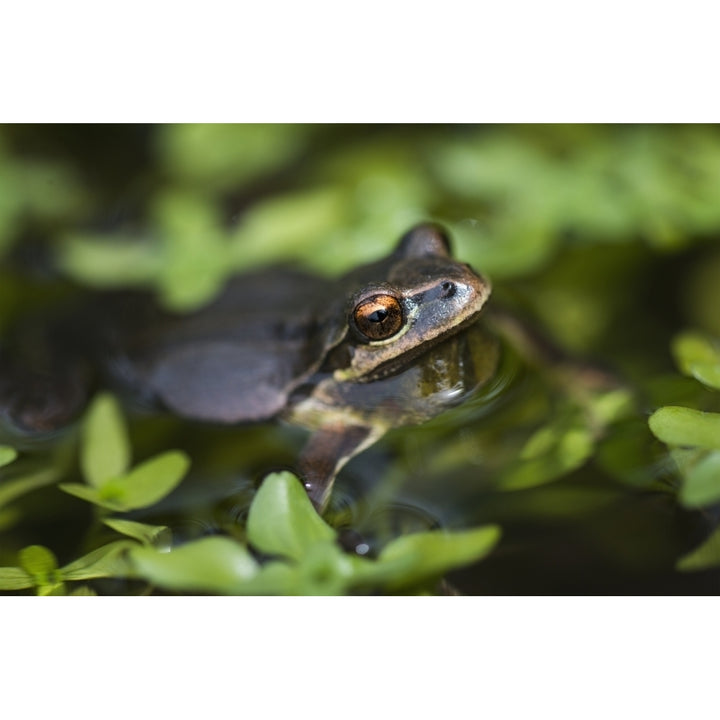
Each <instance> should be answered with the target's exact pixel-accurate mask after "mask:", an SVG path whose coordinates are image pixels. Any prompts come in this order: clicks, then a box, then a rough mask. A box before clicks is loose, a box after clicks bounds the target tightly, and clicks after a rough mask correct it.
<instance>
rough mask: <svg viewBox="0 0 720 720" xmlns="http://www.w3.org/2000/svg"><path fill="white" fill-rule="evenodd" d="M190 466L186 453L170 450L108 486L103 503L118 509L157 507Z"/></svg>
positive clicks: (103, 495)
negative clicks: (155, 505) (156, 504)
mask: <svg viewBox="0 0 720 720" xmlns="http://www.w3.org/2000/svg"><path fill="white" fill-rule="evenodd" d="M189 466H190V459H189V458H188V456H187V455H185V453H183V452H180V451H179V450H170V451H169V452H166V453H163V454H162V455H158V456H156V457H154V458H151V459H150V460H147V461H145V462H144V463H142V464H140V465H138V466H137V467H135V468H133V469H132V470H131V471H130V472H129V473H128V474H127V475H125V476H124V477H119V478H115V479H114V480H111V481H109V482H107V483H105V484H104V485H103V487H102V488H101V489H100V491H99V497H100V500H101V501H102V502H103V503H105V507H112V508H113V509H117V510H137V509H138V508H144V507H148V506H150V505H154V504H155V503H156V502H158V501H159V500H162V498H164V497H165V496H166V495H168V494H170V493H171V492H172V491H173V490H174V489H175V488H176V487H177V486H178V485H179V484H180V481H181V480H182V479H183V477H184V475H185V473H186V472H187V470H188V467H189ZM91 502H92V501H91Z"/></svg>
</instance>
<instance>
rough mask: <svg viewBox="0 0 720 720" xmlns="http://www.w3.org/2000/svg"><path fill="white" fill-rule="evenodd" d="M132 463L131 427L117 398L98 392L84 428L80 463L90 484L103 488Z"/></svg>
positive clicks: (85, 420)
mask: <svg viewBox="0 0 720 720" xmlns="http://www.w3.org/2000/svg"><path fill="white" fill-rule="evenodd" d="M129 465H130V443H129V440H128V435H127V428H126V426H125V421H124V419H123V416H122V412H121V410H120V406H119V404H118V402H117V400H116V399H115V398H114V397H113V396H112V395H108V394H106V393H104V394H102V395H98V396H97V397H96V398H95V400H94V401H93V403H92V405H91V406H90V409H89V410H88V412H87V415H86V416H85V419H84V421H83V428H82V447H81V451H80V466H81V467H82V471H83V476H84V477H85V480H87V482H88V483H89V484H90V485H93V486H94V487H98V488H99V487H102V486H103V485H104V484H105V483H106V482H107V481H109V480H111V479H113V478H116V477H118V476H120V475H122V474H123V473H125V471H126V470H127V469H128V467H129Z"/></svg>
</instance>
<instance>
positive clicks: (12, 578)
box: [0, 567, 35, 590]
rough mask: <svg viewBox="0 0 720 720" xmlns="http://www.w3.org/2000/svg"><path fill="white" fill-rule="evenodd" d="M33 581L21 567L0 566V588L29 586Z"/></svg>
mask: <svg viewBox="0 0 720 720" xmlns="http://www.w3.org/2000/svg"><path fill="white" fill-rule="evenodd" d="M33 585H35V581H34V580H33V579H32V578H31V577H30V575H28V574H27V573H26V572H25V571H24V570H23V569H22V568H18V567H0V590H23V589H24V588H31V587H33Z"/></svg>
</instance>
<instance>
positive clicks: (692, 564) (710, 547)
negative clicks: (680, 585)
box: [676, 528, 720, 571]
mask: <svg viewBox="0 0 720 720" xmlns="http://www.w3.org/2000/svg"><path fill="white" fill-rule="evenodd" d="M718 565H720V528H718V529H717V530H715V532H713V533H712V535H710V537H709V538H707V540H705V542H704V543H702V545H700V546H699V547H697V548H695V550H693V551H692V552H690V553H688V554H687V555H685V556H684V557H682V558H680V560H678V563H677V566H676V567H677V569H678V570H682V571H692V570H705V568H712V567H717V566H718Z"/></svg>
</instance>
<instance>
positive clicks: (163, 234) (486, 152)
mask: <svg viewBox="0 0 720 720" xmlns="http://www.w3.org/2000/svg"><path fill="white" fill-rule="evenodd" d="M428 219H431V220H435V221H439V222H441V223H443V224H445V225H446V226H447V227H448V229H449V230H450V232H451V235H452V237H453V240H454V247H455V252H456V255H457V256H458V257H459V258H461V259H462V260H463V261H467V262H470V263H471V264H472V265H473V266H474V267H476V268H477V269H478V270H480V271H481V272H483V273H484V274H487V275H488V276H489V277H490V278H491V279H492V281H493V284H494V296H493V301H494V302H498V301H499V302H502V303H504V304H505V305H506V306H508V307H510V308H512V309H513V310H514V311H516V312H518V313H520V314H522V315H523V316H524V317H526V318H528V319H529V320H530V321H531V322H532V323H533V324H534V325H535V326H536V327H538V328H542V331H543V332H545V333H547V334H548V336H549V337H552V338H553V339H554V340H555V341H556V342H557V343H558V344H559V345H561V346H562V347H563V348H565V349H566V350H568V351H569V352H572V353H574V354H577V355H578V356H582V357H588V358H592V359H593V361H595V362H598V363H600V364H602V365H603V366H606V367H609V368H612V369H613V371H614V372H617V373H618V374H619V375H620V376H621V377H622V378H624V379H625V381H626V382H627V386H628V388H629V392H628V394H627V395H622V394H620V395H617V394H616V395H612V394H604V395H598V396H593V397H590V398H588V397H586V396H583V397H580V395H582V393H578V392H576V390H577V388H574V387H572V385H573V383H572V381H570V382H569V386H568V383H566V384H565V385H563V384H558V382H557V379H553V377H552V373H548V372H543V371H542V369H540V370H539V369H538V368H533V367H528V366H527V365H526V364H525V363H524V362H523V359H522V358H521V357H517V356H516V355H515V354H513V352H512V350H508V352H507V354H506V359H505V362H504V364H503V367H502V368H501V372H500V375H499V378H498V381H497V382H496V384H495V385H494V386H493V387H492V388H491V390H490V391H488V392H486V393H485V394H484V395H483V397H481V398H478V399H477V400H476V401H473V400H471V401H470V402H469V403H467V404H466V405H464V406H462V407H460V408H458V409H457V410H455V411H452V412H450V413H447V414H446V415H444V416H442V417H440V418H438V419H437V420H434V421H432V422H431V423H429V424H427V425H425V426H422V427H419V428H405V429H399V430H397V431H394V432H392V433H391V434H390V435H389V436H388V437H387V438H386V439H385V440H384V441H383V442H381V443H380V444H378V446H376V447H374V448H372V449H371V450H369V451H368V452H366V453H364V454H363V455H361V456H359V457H358V458H356V459H354V460H353V461H352V462H351V463H350V464H349V465H348V467H347V468H346V469H345V470H344V471H343V472H342V473H341V476H340V479H339V481H338V483H337V491H336V493H335V496H334V499H333V506H332V507H331V510H330V514H329V516H328V519H329V520H330V521H331V524H333V525H334V526H335V527H337V528H340V529H341V530H342V531H343V532H345V533H350V534H352V533H355V534H357V535H358V536H359V537H362V538H366V539H367V540H368V543H370V544H371V545H372V544H373V543H376V544H377V545H378V546H382V545H383V544H384V543H385V542H387V540H388V538H392V537H396V536H398V535H402V534H404V533H407V532H410V531H412V530H413V529H418V528H419V529H427V528H431V527H447V528H469V527H475V526H480V525H483V524H487V523H493V524H497V525H499V526H500V527H501V528H502V531H503V535H502V540H501V542H500V544H499V545H498V546H497V548H496V549H495V550H494V551H493V552H492V553H491V554H490V556H489V557H488V558H486V559H485V560H483V561H482V562H480V563H477V564H474V565H472V566H471V567H469V568H466V569H463V570H459V571H457V572H456V573H454V574H453V575H452V576H451V581H452V582H453V584H454V585H455V586H457V587H458V588H459V589H460V590H461V591H463V592H468V593H526V594H527V593H594V594H602V593H648V594H650V593H715V592H717V591H718V590H720V584H719V582H720V575H719V574H718V570H717V569H716V568H717V566H718V564H720V559H719V555H718V553H717V552H715V551H714V550H713V551H712V552H709V551H707V548H706V552H705V555H703V557H702V558H701V559H700V561H697V562H694V564H693V562H691V563H690V567H687V562H686V563H685V565H686V567H683V565H682V558H685V557H687V556H688V554H689V553H691V552H692V551H693V550H694V549H695V548H697V547H699V546H703V543H705V542H706V541H707V539H708V538H710V540H711V542H712V543H714V542H715V541H714V540H713V538H714V536H713V531H714V528H715V524H716V517H717V511H716V503H717V502H718V500H720V471H719V470H718V468H720V465H718V463H717V459H716V453H717V452H718V451H720V432H718V433H716V434H715V435H713V433H714V430H711V432H710V434H711V435H713V437H717V438H718V440H717V442H715V441H714V440H712V439H711V440H710V441H709V442H708V443H706V444H705V445H702V443H698V447H695V442H694V440H693V436H692V434H693V432H695V425H694V424H693V423H695V420H694V419H690V420H688V423H689V424H688V426H687V429H688V432H689V433H690V435H691V437H690V440H687V439H685V440H683V441H682V442H680V441H677V442H676V441H675V440H674V436H667V437H666V436H664V435H663V432H662V431H660V432H655V428H653V431H651V429H650V428H649V427H648V418H649V416H650V415H651V413H653V412H654V411H656V410H657V409H658V408H660V407H663V406H682V407H687V408H691V409H694V410H701V411H705V412H713V411H718V410H720V402H718V393H717V380H716V379H715V380H713V378H714V377H715V376H713V372H720V371H718V370H717V367H718V365H720V359H718V357H720V356H716V355H715V354H714V352H715V348H716V345H715V339H716V338H717V337H718V336H720V311H719V309H720V243H719V242H718V240H719V239H720V129H718V128H717V127H707V126H587V125H572V126H563V125H551V126H544V125H528V126H525V125H523V126H421V125H415V126H354V125H337V126H324V125H307V126H306V125H163V126H137V125H123V126H112V125H98V126H62V125H61V126H53V125H42V126H4V127H0V258H1V262H2V265H1V266H0V267H1V269H0V338H2V336H3V335H2V333H5V332H7V330H8V328H10V327H12V325H13V324H14V323H17V322H22V318H23V317H24V314H25V313H27V312H28V310H33V311H39V312H43V311H44V309H45V308H50V307H52V306H53V305H54V304H55V303H56V302H57V299H58V297H65V296H67V295H72V296H82V294H83V293H87V292H90V291H91V290H94V289H107V288H127V287H143V288H150V289H152V290H153V291H155V292H156V293H157V295H158V298H159V300H160V302H162V303H163V304H164V305H166V306H167V307H169V308H172V309H174V310H177V311H180V312H186V311H190V310H192V309H193V308H196V307H199V306H201V305H203V304H204V303H206V302H208V301H209V300H211V299H212V297H213V296H214V295H215V293H217V292H218V290H219V289H220V288H221V287H222V286H223V283H224V282H225V281H226V280H227V279H228V278H229V277H230V276H231V275H233V274H235V273H237V272H240V271H242V270H244V269H247V268H250V267H257V266H261V265H265V264H270V263H273V262H278V261H282V262H285V261H294V262H297V263H300V264H302V265H303V266H305V267H307V268H309V269H312V270H313V271H316V272H318V273H322V274H327V275H336V274H339V273H342V272H344V271H347V270H348V269H351V268H353V267H354V266H356V265H357V264H359V263H362V262H366V261H371V260H374V259H377V258H379V257H382V256H384V255H386V254H387V253H388V252H389V251H390V250H391V248H392V247H393V245H394V243H395V241H396V239H397V238H398V237H399V236H400V235H401V234H402V233H403V232H404V231H405V230H407V229H408V228H409V227H410V226H411V225H412V224H414V223H416V222H418V221H422V220H428ZM688 330H693V331H694V332H695V333H697V336H696V339H697V343H699V345H700V346H701V350H700V351H698V350H697V347H698V345H697V343H696V345H693V346H692V348H690V350H688V351H687V352H689V353H690V355H692V354H693V353H696V354H697V353H698V352H699V353H700V355H702V358H701V360H698V362H699V363H700V364H702V365H703V368H704V370H702V371H696V370H693V369H692V368H695V367H696V366H697V364H698V363H694V362H691V361H687V362H684V361H683V358H684V357H685V355H684V354H683V353H685V351H686V349H687V347H688V346H687V344H686V345H685V346H683V347H682V348H681V349H680V350H678V349H677V348H678V345H677V343H678V337H679V336H680V334H681V333H684V332H687V331H688ZM673 343H675V345H673ZM674 347H675V351H674V350H673V348H674ZM678 353H680V356H679V355H678ZM693 357H694V356H693ZM691 366H692V367H691ZM711 376H712V377H711ZM708 377H710V380H709V381H708ZM653 432H655V434H653ZM130 435H131V440H132V445H133V448H134V452H135V455H136V457H137V459H142V458H146V457H149V456H152V455H154V454H157V453H158V452H159V451H161V450H165V449H168V448H182V449H183V450H186V451H187V452H188V454H189V455H190V457H191V458H192V470H191V474H190V476H189V477H188V478H187V479H186V481H184V482H183V484H182V485H181V486H180V488H179V489H178V490H176V491H174V492H173V493H172V494H171V495H169V496H168V497H167V498H166V499H165V500H163V501H162V502H161V503H159V504H158V505H155V506H153V507H152V508H150V509H149V510H143V511H140V512H138V513H136V514H135V515H133V514H131V515H129V516H128V517H132V518H135V519H138V520H142V521H143V522H155V523H162V524H165V525H167V526H169V527H170V528H171V530H172V531H173V534H174V537H176V538H177V539H179V540H185V539H193V538H198V537H204V536H206V535H208V534H218V533H219V534H229V535H231V536H233V537H236V538H238V539H240V540H242V539H243V538H244V519H245V517H246V515H247V508H248V505H249V502H250V499H251V498H252V496H253V494H254V491H255V487H256V486H257V483H258V480H259V478H260V477H262V475H263V474H264V473H266V472H268V471H269V470H273V469H276V468H279V467H289V466H292V464H293V462H294V459H295V458H296V456H297V452H298V450H299V448H300V447H301V445H302V441H303V438H304V434H303V433H302V432H301V431H298V430H294V429H291V428H284V427H277V426H273V425H261V426H258V427H253V428H240V429H237V430H231V429H226V428H225V429H222V428H214V427H209V426H200V425H192V424H184V423H180V422H178V421H175V420H173V419H172V418H166V417H163V418H158V417H146V416H140V417H134V416H133V417H131V419H130ZM656 435H657V437H656ZM658 438H660V439H658ZM0 442H4V441H0ZM76 444H77V433H73V431H72V430H71V431H69V432H68V433H67V434H66V435H64V436H63V437H61V438H56V439H55V440H53V441H52V442H45V443H32V442H28V443H26V444H25V445H23V446H22V447H20V445H19V444H18V443H16V442H14V441H13V440H12V439H9V440H7V442H6V445H7V446H11V445H16V446H17V447H16V449H17V450H19V451H20V455H19V457H18V458H17V459H15V460H14V462H12V463H9V464H7V465H6V466H5V467H4V468H2V469H0V565H6V566H10V565H14V564H16V556H17V553H18V551H20V550H21V549H22V548H23V547H25V546H27V545H31V544H43V545H46V546H48V547H50V548H52V550H53V552H55V553H56V555H57V556H58V558H59V560H60V562H69V561H71V560H74V559H75V558H76V557H77V556H78V555H80V554H81V553H83V552H86V551H88V550H91V549H93V547H96V546H97V545H98V544H99V543H100V542H101V541H102V540H103V536H102V533H100V532H99V531H98V530H97V527H96V526H95V525H94V521H93V519H92V517H91V512H90V510H89V509H88V508H87V507H86V506H84V505H83V503H82V502H81V501H79V500H77V499H76V498H72V497H70V496H67V495H65V494H63V493H61V492H60V491H59V490H58V488H57V487H55V483H56V482H57V481H58V479H60V475H62V479H63V480H68V479H72V478H73V477H74V476H75V475H77V474H78V472H79V471H78V468H77V462H76V461H75V460H72V457H73V452H75V449H76ZM688 451H690V452H691V455H688V454H687V452H688ZM683 452H684V453H685V454H684V455H683V454H682V453H683ZM693 452H694V453H695V454H692V453H693ZM681 455H682V457H681ZM68 458H71V459H70V460H68ZM0 461H1V458H0ZM58 467H62V468H63V470H62V472H61V473H56V476H53V477H52V478H50V479H48V480H47V481H46V482H45V483H43V482H42V481H36V483H35V485H32V487H31V486H30V485H28V486H27V487H28V490H27V492H23V493H21V494H17V495H16V494H13V495H12V496H11V497H9V496H8V495H7V494H6V496H5V497H4V496H3V487H7V486H8V483H10V482H11V481H15V480H17V479H19V478H24V477H29V476H31V475H33V473H35V475H37V473H42V472H44V471H47V469H48V468H58ZM698 468H700V470H698ZM708 468H709V469H708ZM700 475H701V477H700V479H698V477H699V476H700ZM48 477H49V476H48ZM701 481H702V482H703V483H704V485H703V489H704V490H703V492H704V494H702V493H701V499H700V500H697V498H698V497H699V496H698V495H697V494H695V495H692V493H688V491H685V494H683V490H682V488H683V487H694V485H692V484H693V483H697V482H701ZM43 484H44V485H45V486H44V487H42V486H43ZM690 495H692V497H690ZM693 498H694V499H693ZM706 545H707V543H706ZM712 547H714V545H712ZM679 562H680V567H678V563H679ZM104 582H106V583H107V584H106V585H105V586H101V585H98V586H97V587H96V589H99V591H101V592H102V591H105V592H118V593H120V592H133V591H134V590H133V588H134V586H133V585H132V583H130V584H127V583H124V582H123V581H120V580H107V581H104Z"/></svg>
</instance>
